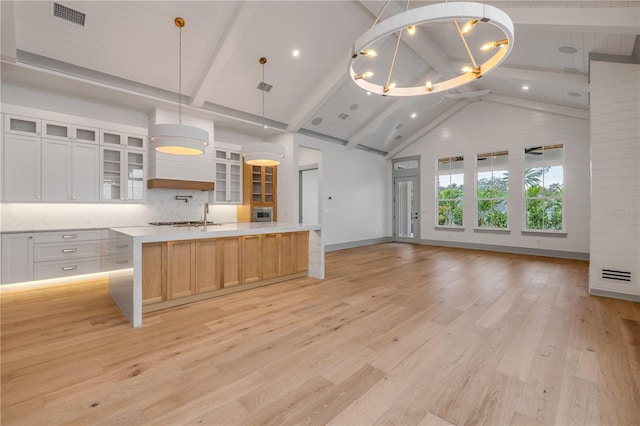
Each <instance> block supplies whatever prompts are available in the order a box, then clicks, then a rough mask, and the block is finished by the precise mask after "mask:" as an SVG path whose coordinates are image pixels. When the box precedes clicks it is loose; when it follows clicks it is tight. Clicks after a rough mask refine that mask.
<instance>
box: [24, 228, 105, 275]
mask: <svg viewBox="0 0 640 426" xmlns="http://www.w3.org/2000/svg"><path fill="white" fill-rule="evenodd" d="M101 256H102V230H100V229H88V230H69V231H50V232H36V233H34V235H33V279H35V280H44V279H49V278H59V277H70V276H74V275H82V274H90V273H94V272H100V271H101V270H102V258H101Z"/></svg>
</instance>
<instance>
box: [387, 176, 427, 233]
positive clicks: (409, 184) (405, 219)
mask: <svg viewBox="0 0 640 426" xmlns="http://www.w3.org/2000/svg"><path fill="white" fill-rule="evenodd" d="M418 188H419V187H418V176H407V177H396V178H394V179H393V237H394V238H393V240H394V241H398V242H406V243H418V240H419V238H420V215H419V211H420V205H419V202H418V200H419V192H418Z"/></svg>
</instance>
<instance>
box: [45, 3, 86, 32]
mask: <svg viewBox="0 0 640 426" xmlns="http://www.w3.org/2000/svg"><path fill="white" fill-rule="evenodd" d="M53 16H55V17H56V18H60V19H64V20H65V21H67V22H71V23H72V24H77V25H80V26H81V27H84V21H85V18H86V17H87V15H86V14H84V13H82V12H79V11H77V10H74V9H71V8H70V7H67V6H63V5H61V4H60V3H53Z"/></svg>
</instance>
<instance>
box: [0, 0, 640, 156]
mask: <svg viewBox="0 0 640 426" xmlns="http://www.w3.org/2000/svg"><path fill="white" fill-rule="evenodd" d="M57 3H59V4H60V5H63V6H65V7H67V8H70V9H73V10H75V11H77V12H81V13H83V14H84V15H85V16H84V25H79V24H77V23H70V22H68V21H66V20H64V19H61V18H60V17H56V16H54V14H53V8H54V2H51V1H2V9H1V12H2V16H1V19H2V22H1V23H2V34H1V35H2V80H3V81H6V82H10V83H13V84H18V85H28V86H33V87H36V88H42V89H45V90H53V91H59V92H63V93H66V94H70V95H76V96H82V97H84V98H88V99H94V100H98V101H106V102H109V103H115V104H120V105H123V106H127V107H129V108H134V109H140V110H143V111H150V110H152V109H153V108H154V107H172V108H175V107H176V105H177V99H178V93H179V86H178V81H179V67H178V55H179V41H178V40H179V33H178V29H177V28H176V27H175V26H174V24H173V20H174V18H175V17H177V16H182V17H183V18H184V19H185V20H186V26H185V27H184V29H183V30H182V52H181V55H182V88H181V89H182V94H183V104H184V105H185V112H188V113H193V114H197V115H202V116H207V117H211V119H212V120H213V121H214V122H215V125H216V128H228V129H230V130H233V131H238V132H242V133H245V134H248V135H256V136H259V135H261V134H262V123H263V118H262V107H263V104H262V93H263V92H262V91H259V90H257V86H258V84H259V83H260V82H261V81H262V80H263V78H262V71H263V70H262V66H261V65H260V64H259V63H258V59H259V58H260V57H261V56H265V57H267V58H268V62H267V64H266V65H265V68H264V72H265V78H264V81H265V82H266V83H268V84H270V85H272V86H273V88H272V90H271V91H270V92H269V93H267V94H265V103H264V108H265V116H266V123H267V124H268V125H269V127H270V128H269V130H268V134H273V133H274V132H281V131H290V132H301V133H306V134H313V135H316V136H318V137H319V138H321V139H324V140H326V141H327V143H332V142H335V143H341V144H344V145H346V146H347V147H348V148H361V149H366V150H370V151H373V152H378V153H380V154H382V155H387V156H390V155H393V153H394V152H397V151H398V150H399V149H401V148H402V147H403V146H404V145H406V144H408V143H410V142H412V141H413V140H416V139H417V138H419V137H420V136H421V135H423V134H425V133H426V132H428V131H430V129H432V128H433V127H435V126H436V125H437V124H438V123H440V122H442V121H443V120H445V119H446V118H448V117H450V116H452V115H454V114H455V113H456V112H457V111H459V110H460V109H461V107H462V106H464V105H466V104H467V103H468V102H474V101H477V100H479V99H486V100H491V101H495V102H502V103H507V104H512V105H517V106H522V107H526V108H533V109H538V110H547V111H551V112H554V113H564V114H571V115H576V116H588V109H589V82H588V73H589V54H590V53H602V54H611V55H624V56H630V55H632V54H633V53H634V47H635V48H636V50H637V49H638V47H636V39H637V38H638V34H640V7H639V6H640V1H638V0H633V1H578V0H565V1H487V2H485V3H487V4H490V5H492V6H495V7H498V8H500V9H502V10H503V11H504V12H506V13H507V14H508V15H509V16H510V18H511V19H512V20H513V23H514V33H515V42H514V44H513V49H512V51H511V54H510V55H509V56H508V57H507V58H506V60H505V61H504V62H503V63H502V64H501V65H500V66H499V67H498V68H496V69H495V70H493V71H492V72H491V73H489V74H487V75H485V76H483V77H482V78H480V79H477V80H475V81H473V82H471V83H469V84H467V85H465V86H462V87H460V88H459V89H457V90H452V91H449V92H448V93H447V94H446V95H443V94H442V93H433V94H428V95H424V96H418V97H402V98H400V97H392V96H379V95H370V94H369V95H368V94H367V93H366V92H365V91H363V90H362V89H361V88H359V87H358V86H356V85H355V84H354V83H353V82H352V81H351V80H350V78H349V76H348V73H347V70H348V65H349V61H350V58H351V54H352V46H353V43H354V41H355V40H356V39H357V38H358V37H359V36H360V35H361V34H362V33H363V32H364V31H366V30H367V29H368V28H369V27H370V26H371V25H372V23H373V21H374V19H375V17H376V15H377V14H378V13H379V12H380V10H381V8H382V7H383V5H384V2H381V1H248V2H240V1H193V2H190V1H162V2H155V1H60V2H57ZM434 3H436V2H424V1H412V2H410V3H409V8H415V7H421V6H425V5H428V4H434ZM405 7H406V2H390V3H389V5H388V6H387V8H386V9H385V12H384V13H383V14H382V19H385V18H387V17H389V16H392V15H395V14H397V13H399V12H401V11H403V10H404V8H405ZM65 10H66V9H65ZM483 31H485V30H479V31H478V34H477V36H475V37H476V38H475V39H474V38H473V37H474V35H473V34H472V35H469V36H468V38H469V40H470V42H469V44H470V45H471V46H474V45H479V43H483V42H485V41H487V40H483V37H484V38H486V37H487V36H489V37H490V36H491V35H487V34H484V35H483ZM395 41H396V39H395V37H390V38H388V39H386V40H383V41H381V42H380V43H379V46H377V48H378V50H379V51H380V53H379V56H378V60H380V64H385V63H386V64H388V63H389V61H390V60H391V53H392V51H393V48H394V47H395ZM294 50H298V51H299V52H300V54H299V56H297V57H294V56H293V55H292V52H293V51H294ZM636 53H637V52H636ZM467 62H468V57H467V55H466V51H465V50H464V48H463V45H462V44H461V42H460V39H459V37H458V34H457V33H456V31H455V28H454V26H453V25H452V24H451V23H450V22H437V23H431V24H428V25H423V26H420V27H418V31H417V33H416V34H415V35H414V36H411V37H409V36H403V38H402V41H401V43H400V49H399V53H398V58H397V61H396V65H395V68H394V79H400V80H402V79H405V80H407V81H415V80H416V79H419V80H422V79H423V77H422V76H425V75H437V76H447V75H452V74H454V73H455V74H459V73H460V71H459V69H460V67H461V66H462V65H465V64H466V63H467ZM378 67H379V68H380V72H376V74H380V75H382V76H386V67H388V65H379V66H378ZM523 86H526V87H528V90H525V89H523ZM481 95H482V96H481Z"/></svg>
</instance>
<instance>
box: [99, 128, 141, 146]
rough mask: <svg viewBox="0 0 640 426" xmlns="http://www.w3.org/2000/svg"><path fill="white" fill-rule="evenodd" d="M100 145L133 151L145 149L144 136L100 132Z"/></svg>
mask: <svg viewBox="0 0 640 426" xmlns="http://www.w3.org/2000/svg"><path fill="white" fill-rule="evenodd" d="M100 143H101V144H102V145H104V146H111V147H121V148H125V147H126V148H129V149H135V150H146V149H147V138H146V136H140V135H133V134H129V133H121V132H113V131H111V130H102V131H101V132H100Z"/></svg>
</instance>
